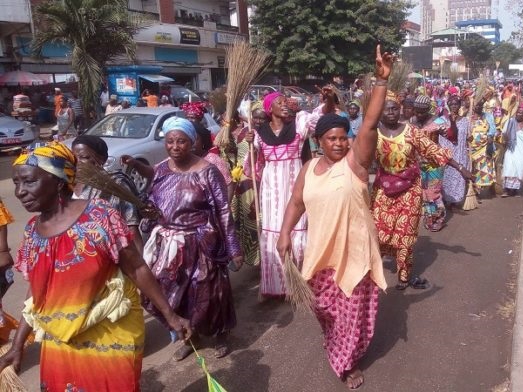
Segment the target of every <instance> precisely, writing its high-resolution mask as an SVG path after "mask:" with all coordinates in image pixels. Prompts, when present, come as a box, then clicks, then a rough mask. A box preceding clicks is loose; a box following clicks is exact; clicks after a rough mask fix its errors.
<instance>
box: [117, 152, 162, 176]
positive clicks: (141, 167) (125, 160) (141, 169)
mask: <svg viewBox="0 0 523 392" xmlns="http://www.w3.org/2000/svg"><path fill="white" fill-rule="evenodd" d="M120 160H121V162H122V164H123V165H127V166H129V167H130V168H131V169H134V170H136V171H137V172H138V174H139V175H141V176H142V177H145V178H147V179H148V180H151V179H152V178H153V177H154V167H152V166H150V165H147V164H145V163H143V162H142V161H139V160H138V159H134V158H133V157H132V156H130V155H122V156H121V157H120Z"/></svg>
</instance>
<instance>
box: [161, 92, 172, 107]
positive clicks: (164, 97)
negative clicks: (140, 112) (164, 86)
mask: <svg viewBox="0 0 523 392" xmlns="http://www.w3.org/2000/svg"><path fill="white" fill-rule="evenodd" d="M172 106H173V105H171V103H170V102H169V97H168V96H167V95H162V98H161V99H160V107H161V108H170V107H172Z"/></svg>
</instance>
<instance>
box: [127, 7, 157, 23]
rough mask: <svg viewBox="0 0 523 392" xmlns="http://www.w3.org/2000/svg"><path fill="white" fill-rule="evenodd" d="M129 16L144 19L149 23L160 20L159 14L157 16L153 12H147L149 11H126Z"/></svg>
mask: <svg viewBox="0 0 523 392" xmlns="http://www.w3.org/2000/svg"><path fill="white" fill-rule="evenodd" d="M128 12H129V14H130V15H131V16H136V17H138V18H145V19H148V20H151V21H156V22H158V21H159V20H160V14H157V13H155V12H149V11H136V10H128Z"/></svg>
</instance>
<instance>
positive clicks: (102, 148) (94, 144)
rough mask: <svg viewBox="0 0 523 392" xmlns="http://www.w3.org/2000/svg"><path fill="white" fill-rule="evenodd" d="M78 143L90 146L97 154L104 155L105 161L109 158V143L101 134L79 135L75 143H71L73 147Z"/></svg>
mask: <svg viewBox="0 0 523 392" xmlns="http://www.w3.org/2000/svg"><path fill="white" fill-rule="evenodd" d="M78 144H83V145H84V146H87V147H89V148H90V149H91V150H93V151H94V152H95V153H96V154H97V155H99V156H100V157H102V158H103V161H104V162H105V161H106V160H107V157H108V156H109V149H108V147H107V143H106V142H105V141H104V139H102V138H101V137H100V136H94V135H80V136H77V137H76V139H74V140H73V144H72V145H71V147H74V146H76V145H78Z"/></svg>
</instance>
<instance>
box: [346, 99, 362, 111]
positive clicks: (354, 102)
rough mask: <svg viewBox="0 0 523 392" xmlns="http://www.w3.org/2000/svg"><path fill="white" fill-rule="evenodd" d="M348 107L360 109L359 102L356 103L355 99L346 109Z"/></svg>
mask: <svg viewBox="0 0 523 392" xmlns="http://www.w3.org/2000/svg"><path fill="white" fill-rule="evenodd" d="M350 106H356V107H357V108H358V109H361V104H360V101H358V100H357V99H355V100H354V101H350V102H349V104H348V105H347V107H350Z"/></svg>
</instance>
